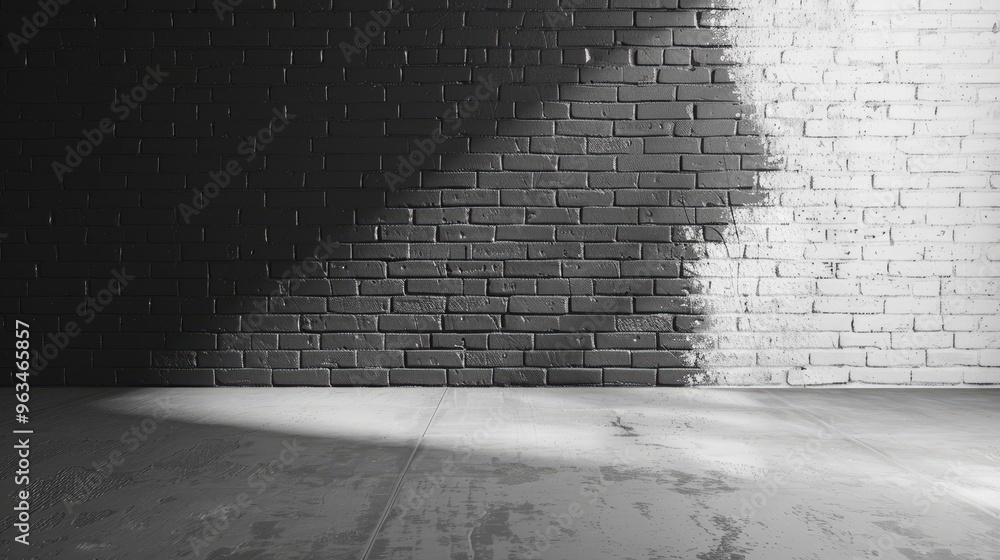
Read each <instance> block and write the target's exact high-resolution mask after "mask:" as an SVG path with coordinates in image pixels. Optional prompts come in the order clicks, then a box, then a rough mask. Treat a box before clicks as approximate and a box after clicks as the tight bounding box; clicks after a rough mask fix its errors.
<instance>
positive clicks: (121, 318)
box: [0, 0, 1000, 385]
mask: <svg viewBox="0 0 1000 560" xmlns="http://www.w3.org/2000/svg"><path fill="white" fill-rule="evenodd" d="M55 4H58V0H55ZM55 4H53V3H52V2H49V4H48V6H49V11H50V12H56V10H55V9H54V8H52V6H54V5H55ZM932 4H933V5H932ZM937 4H940V5H937ZM973 4H975V5H973ZM986 4H992V1H989V2H988V1H986V0H983V1H982V2H978V1H977V2H971V3H970V2H938V3H936V4H935V3H933V2H931V3H928V2H925V5H923V6H919V5H914V6H902V7H901V8H900V9H899V10H896V9H893V11H892V12H891V13H888V15H887V14H886V13H880V12H870V11H868V10H866V9H851V10H847V9H844V10H840V9H836V8H837V6H836V5H833V6H825V5H822V6H820V5H818V2H814V1H813V0H802V3H800V2H798V1H794V2H789V1H787V0H781V1H777V0H776V1H775V2H774V3H773V4H772V5H770V6H758V5H757V4H752V5H750V4H748V5H746V6H742V5H739V4H732V3H730V4H728V5H725V6H723V5H720V3H719V2H717V1H713V0H563V1H562V2H561V4H560V3H559V2H557V1H556V0H532V1H530V2H529V1H527V0H523V1H519V0H465V1H461V0H447V1H446V0H429V1H424V0H420V1H416V0H414V1H410V2H407V1H402V2H400V3H396V4H390V3H389V2H361V1H339V0H337V1H331V0H325V1H324V0H299V1H281V0H270V1H268V0H264V1H254V0H242V2H240V1H239V0H230V2H228V3H225V0H219V1H216V2H207V1H197V2H195V1H194V0H177V1H170V0H157V1H153V0H149V1H136V0H131V1H129V2H127V6H126V2H125V1H124V0H118V1H108V2H100V3H97V2H85V1H83V0H74V1H71V2H67V3H66V4H65V5H62V4H58V5H59V9H58V12H57V13H54V15H49V14H44V17H43V16H35V15H33V14H34V13H35V12H38V11H39V10H41V8H39V5H38V4H37V3H36V2H32V1H23V0H22V1H17V2H4V5H3V9H4V10H11V11H5V12H4V13H3V22H4V26H3V27H4V29H7V30H15V31H16V30H18V29H20V28H21V27H23V26H24V25H25V24H24V21H22V20H21V18H22V17H27V18H28V21H29V23H30V21H31V20H32V18H34V19H35V21H36V22H37V23H38V24H39V27H40V29H39V30H38V31H37V32H36V33H34V34H32V33H31V31H32V30H31V29H25V30H22V31H17V32H18V33H21V34H22V35H23V37H24V41H21V40H17V39H16V40H14V41H13V42H12V41H11V39H10V36H9V35H7V36H6V40H5V41H4V45H3V47H4V51H3V52H2V54H0V64H2V67H3V68H4V79H5V81H4V90H3V112H2V113H0V118H2V119H3V120H4V121H5V126H4V128H3V130H2V132H0V144H2V145H3V147H4V150H3V154H4V158H5V159H4V162H5V164H6V169H7V172H6V173H5V175H4V178H3V181H4V183H3V185H4V188H3V192H2V194H0V197H2V212H3V214H2V218H0V234H3V235H6V237H5V238H2V239H0V263H2V266H3V270H4V274H3V280H2V282H3V287H4V291H3V296H2V297H0V308H2V310H3V316H4V318H5V321H7V323H6V324H5V328H6V330H7V332H10V331H11V330H12V326H13V325H12V324H11V323H12V322H13V320H14V319H16V318H20V319H22V320H27V321H29V322H30V323H31V325H32V329H33V332H34V339H33V341H34V344H35V347H36V348H38V349H40V350H41V351H42V354H43V355H42V357H41V358H40V359H39V362H38V363H37V364H36V366H37V368H38V369H39V370H40V372H39V374H38V375H37V376H36V382H37V383H50V384H122V385H135V384H154V385H155V384H165V385H212V384H218V385H247V384H253V385H269V384H274V385H286V384H304V385H330V384H333V385H348V384H364V385H385V384H401V385H403V384H443V383H446V382H447V383H452V384H531V385H536V384H565V383H579V384H601V383H603V384H622V383H636V384H654V383H661V384H678V383H684V382H688V381H697V382H708V383H712V382H716V383H717V382H721V383H738V384H746V383H768V384H771V383H785V382H789V383H793V384H799V383H804V382H806V383H812V382H824V381H825V382H843V381H847V380H848V379H855V380H862V381H878V382H909V381H910V380H911V379H912V380H913V381H915V382H920V381H927V380H934V381H939V382H948V383H957V382H962V381H963V380H964V381H968V382H981V381H990V380H995V376H993V374H992V373H990V372H992V371H995V368H994V369H991V366H997V365H998V364H997V354H996V350H995V348H996V347H997V345H996V339H995V337H993V338H991V335H990V334H988V333H990V332H993V333H995V332H996V331H997V323H996V319H995V318H996V312H997V309H996V307H997V300H996V293H997V283H996V280H995V277H997V276H1000V275H998V274H996V273H995V268H991V265H993V266H994V267H995V265H996V263H995V262H994V261H996V260H997V259H998V255H997V253H996V250H995V247H994V246H993V245H991V244H990V243H991V242H995V241H996V229H995V228H994V227H993V225H994V224H995V223H996V221H995V218H996V214H995V211H992V210H990V206H991V205H992V204H994V203H995V202H996V201H995V196H996V195H995V191H993V192H992V193H991V189H994V188H995V187H996V182H995V180H994V179H993V178H992V176H991V172H992V167H991V166H993V167H995V165H996V163H995V161H996V158H995V156H994V155H992V154H991V153H990V152H995V150H994V149H993V148H994V146H993V145H991V144H990V142H991V141H993V140H991V138H995V136H991V135H992V134H993V133H995V132H996V128H995V122H996V120H995V118H994V117H995V113H989V112H988V111H986V109H985V107H986V105H987V104H988V103H989V102H992V101H996V91H997V89H996V86H995V85H982V84H984V83H985V84H995V83H996V82H997V81H1000V80H994V81H991V78H992V77H995V76H996V74H995V72H993V71H992V70H990V69H989V66H988V65H985V64H983V59H982V58H983V56H986V55H984V54H983V51H986V52H987V54H988V57H987V58H986V59H985V62H993V61H994V58H993V56H994V51H995V49H996V37H997V36H996V35H994V34H993V33H992V30H991V26H992V23H991V22H992V20H990V17H991V14H992V12H989V13H988V12H987V10H989V9H993V8H994V6H992V5H986ZM873 6H874V4H873ZM718 8H722V9H718ZM729 8H738V9H735V10H733V9H729ZM860 8H865V6H860ZM373 9H376V10H377V11H375V12H372V10H373ZM13 10H17V11H13ZM900 12H904V15H902V16H901V15H899V14H900ZM925 18H928V19H925ZM935 18H937V19H935ZM942 18H943V19H942ZM942 21H943V22H946V24H947V25H943V24H941V22H942ZM879 22H882V23H879ZM31 25H34V24H31ZM865 25H871V26H873V27H874V28H875V29H877V30H878V32H877V33H867V32H865V27H864V26H865ZM879 25H882V27H879ZM795 26H798V27H797V28H796V27H795ZM28 27H30V25H29V26H28ZM25 31H26V32H25ZM945 31H946V32H945ZM28 35H31V37H28ZM872 37H875V39H872ZM872 41H876V42H875V43H874V44H872V43H871V42H872ZM877 41H883V43H884V44H879V43H878V42H877ZM896 41H903V42H902V43H900V44H899V46H897V45H896ZM906 41H910V42H911V43H907V42H906ZM885 44H888V45H890V46H891V48H886V46H885ZM15 50H16V51H17V52H15ZM887 53H889V54H887ZM928 53H930V54H932V55H934V56H937V57H938V58H936V59H930V58H925V57H924V55H925V54H928ZM947 53H952V54H951V55H949V56H945V55H946V54H947ZM955 53H957V54H955ZM944 58H947V59H948V61H949V62H950V63H949V64H947V65H943V64H941V63H942V62H944ZM929 64H933V65H934V66H928V65H929ZM984 68H985V70H984ZM915 76H917V77H915ZM920 80H927V81H926V83H925V82H922V81H920ZM957 80H959V81H961V80H964V81H967V82H969V85H958V84H956V81H957ZM744 115H746V116H744ZM765 148H766V150H765ZM67 150H68V151H67ZM775 158H777V159H775ZM866 178H867V179H866ZM754 185H758V187H757V188H754ZM886 193H890V194H889V196H886ZM991 197H992V198H991ZM934 209H937V210H934ZM990 220H993V221H990ZM937 231H943V232H944V233H942V234H941V235H946V236H947V238H946V239H942V238H940V237H936V236H937V235H938V234H936V233H935V232H937ZM930 301H934V302H936V304H934V303H927V302H930ZM970 301H971V302H973V303H972V304H971V305H970V304H968V303H963V302H970ZM935 305H937V307H934V306H935ZM962 305H966V307H964V308H962V309H961V310H959V311H961V312H959V311H956V309H958V308H957V307H955V306H962ZM990 305H992V306H993V307H989V306H990ZM932 308H933V309H932ZM935 321H937V323H935ZM935 325H936V326H935ZM984 333H987V334H984ZM60 347H62V348H60ZM991 348H992V350H991ZM918 361H919V363H918ZM916 366H929V367H926V368H925V367H916ZM958 366H974V367H961V368H960V369H957V367H958ZM991 376H992V377H991Z"/></svg>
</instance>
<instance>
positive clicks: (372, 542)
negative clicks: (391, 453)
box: [361, 387, 448, 560]
mask: <svg viewBox="0 0 1000 560" xmlns="http://www.w3.org/2000/svg"><path fill="white" fill-rule="evenodd" d="M447 394H448V387H445V388H444V391H441V398H440V399H439V400H438V402H437V406H435V407H434V412H432V413H431V417H430V418H429V419H428V420H427V425H426V426H424V431H423V433H421V434H420V437H419V438H417V444H416V445H414V446H413V451H411V452H410V458H409V459H407V460H406V465H404V466H403V470H402V472H400V473H399V477H397V478H396V484H395V486H393V488H392V492H391V493H390V494H389V501H388V503H386V505H385V510H384V511H383V512H382V517H381V518H379V520H378V524H377V525H375V529H374V530H373V531H372V535H371V537H368V545H367V546H365V551H364V554H362V555H361V560H368V555H369V554H371V552H372V547H374V546H375V539H376V538H377V537H378V534H379V533H381V532H382V526H383V525H385V521H386V519H388V518H389V512H390V511H392V506H393V505H395V504H396V498H397V497H398V496H399V491H400V489H401V488H402V487H403V479H404V478H405V477H406V471H408V470H410V464H411V463H412V462H413V458H414V457H416V456H417V451H418V450H419V449H420V444H421V443H423V441H424V436H426V435H427V431H428V430H430V429H431V424H432V423H433V422H434V417H435V416H437V413H438V410H439V409H440V408H441V403H443V402H444V397H445V396H446V395H447Z"/></svg>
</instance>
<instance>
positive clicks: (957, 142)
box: [690, 0, 1000, 385]
mask: <svg viewBox="0 0 1000 560" xmlns="http://www.w3.org/2000/svg"><path fill="white" fill-rule="evenodd" d="M730 4H731V5H732V6H731V7H732V8H734V9H731V10H730V9H726V10H718V11H716V12H714V13H713V15H712V17H711V18H710V19H709V20H708V21H703V22H702V24H703V25H705V24H707V25H711V26H714V27H717V28H718V30H719V33H720V34H722V35H723V36H724V37H725V38H726V39H727V40H728V42H729V43H731V44H732V45H733V46H732V47H731V48H729V49H727V53H726V56H727V58H728V60H730V61H731V62H732V63H734V64H735V65H736V66H735V67H734V68H733V72H732V75H733V77H734V79H735V80H736V82H737V83H738V85H739V89H740V93H741V96H742V101H743V103H744V104H745V105H746V106H747V109H748V111H749V114H748V115H747V116H746V117H745V121H748V122H749V123H750V124H751V125H752V126H754V127H756V130H757V131H758V132H759V134H760V135H761V136H762V137H763V138H764V140H765V143H766V145H767V148H768V153H769V154H770V155H771V156H772V157H773V159H774V162H775V168H776V170H775V171H767V172H762V173H760V174H759V177H758V188H759V189H760V190H761V191H762V192H763V193H765V194H766V195H767V196H766V199H767V202H766V203H765V204H764V205H762V206H758V207H734V208H733V217H734V223H733V225H731V226H728V227H727V228H726V230H725V231H724V238H725V243H724V244H707V247H706V249H707V252H708V258H706V259H704V260H702V261H699V262H698V263H695V264H694V265H693V266H692V267H691V269H690V271H691V272H692V273H694V274H695V275H696V277H698V278H699V279H700V280H701V281H702V282H703V285H704V292H705V293H704V296H703V297H705V299H706V300H707V302H708V303H709V307H710V309H712V314H711V318H710V320H709V324H708V325H706V329H707V334H708V336H707V337H706V341H705V343H704V344H703V348H702V349H701V355H700V365H701V366H702V367H703V368H704V369H705V371H706V372H707V373H706V378H705V379H703V380H702V382H707V383H724V384H740V385H757V384H765V385H770V384H783V383H790V384H818V383H848V382H866V383H921V384H922V383H962V382H963V381H964V382H968V383H982V382H1000V370H998V368H997V366H1000V350H997V348H998V347H1000V320H998V317H1000V297H998V293H1000V208H998V207H1000V190H998V188H1000V175H998V172H1000V156H998V155H997V154H998V153H1000V119H998V118H997V116H998V115H1000V111H998V101H1000V65H998V63H1000V50H998V46H1000V36H998V35H997V34H995V33H993V25H994V23H995V22H996V21H997V20H998V19H1000V17H998V16H1000V14H997V13H994V12H988V11H986V10H984V9H980V8H979V5H978V3H976V2H971V3H970V2H950V3H949V2H921V3H918V2H917V0H779V1H776V2H768V3H759V2H756V1H754V0H733V1H732V2H730ZM921 4H922V5H921ZM973 4H975V5H976V6H973Z"/></svg>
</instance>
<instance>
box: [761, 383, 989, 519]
mask: <svg viewBox="0 0 1000 560" xmlns="http://www.w3.org/2000/svg"><path fill="white" fill-rule="evenodd" d="M764 392H765V393H767V394H768V395H771V396H772V397H774V398H776V399H778V400H779V401H781V402H783V403H785V404H786V405H788V406H789V407H790V408H792V409H793V410H794V411H795V412H797V413H799V414H802V415H804V416H809V417H811V418H812V419H813V420H815V421H816V422H818V423H820V424H822V425H823V426H825V427H826V428H828V429H830V430H833V431H835V432H837V433H838V434H840V435H841V436H843V437H844V439H846V440H848V441H850V442H851V443H853V444H854V445H857V446H858V447H861V448H863V449H866V450H868V451H870V452H871V453H874V454H875V455H878V456H879V457H881V458H882V459H884V460H885V461H888V462H889V463H892V464H893V465H895V466H896V467H899V468H900V469H903V470H904V471H906V472H908V473H910V474H911V475H913V476H915V477H917V478H918V479H921V480H923V481H924V483H926V484H928V485H931V486H933V485H934V484H935V483H940V482H942V480H941V479H940V478H938V477H936V476H930V475H925V474H923V473H921V472H919V471H916V470H913V469H911V468H910V467H908V466H906V465H904V464H903V463H901V462H899V461H898V460H896V459H893V458H892V456H890V455H887V454H886V453H884V452H882V451H879V450H878V449H876V448H874V447H872V446H871V445H869V444H867V443H865V442H863V441H861V440H859V439H858V438H856V437H854V436H852V435H850V434H848V433H846V432H844V431H843V430H841V429H840V428H838V427H836V426H834V425H833V424H831V423H829V422H827V421H826V420H823V419H822V418H820V417H819V416H816V415H815V414H813V413H812V412H809V411H808V410H806V409H804V408H801V407H799V406H796V405H795V403H792V402H789V401H786V400H785V399H783V398H781V397H779V396H778V395H776V394H774V393H772V392H771V391H770V390H768V389H765V390H764ZM944 482H945V484H944V487H945V489H946V491H947V492H948V495H949V496H951V497H952V498H954V499H957V500H958V501H960V502H964V503H965V504H966V505H970V506H972V507H974V508H975V509H978V510H979V511H981V512H983V513H985V514H987V515H989V516H990V517H994V518H998V519H1000V514H997V512H995V511H993V510H991V509H989V508H987V507H985V506H983V505H982V504H980V503H978V502H976V501H974V500H970V499H969V498H966V497H965V496H963V495H961V494H959V493H957V492H955V491H953V490H952V489H951V488H950V486H951V485H950V484H947V481H944Z"/></svg>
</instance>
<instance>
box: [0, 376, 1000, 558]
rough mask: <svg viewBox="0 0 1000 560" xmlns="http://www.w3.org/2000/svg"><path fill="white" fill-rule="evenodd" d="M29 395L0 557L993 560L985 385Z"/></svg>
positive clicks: (994, 409) (989, 396)
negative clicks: (25, 508)
mask: <svg viewBox="0 0 1000 560" xmlns="http://www.w3.org/2000/svg"><path fill="white" fill-rule="evenodd" d="M9 396H10V395H9V392H8V393H7V394H5V395H4V399H5V400H3V401H2V403H3V404H4V405H5V406H7V407H8V408H7V410H12V408H13V401H12V399H10V398H9ZM32 405H33V406H32V413H33V414H34V416H33V419H32V423H31V427H32V428H34V429H35V434H34V435H33V436H32V442H31V445H32V448H31V459H32V464H31V477H32V484H31V487H30V489H31V495H32V509H33V511H32V516H33V517H32V530H31V537H30V538H31V546H30V547H24V546H22V545H20V544H17V543H12V540H13V538H14V536H15V535H16V533H15V530H14V529H13V528H12V527H11V524H12V523H13V517H12V516H10V514H11V512H12V508H13V501H14V498H13V492H14V486H13V482H12V472H13V471H14V470H15V465H14V453H13V451H12V450H11V448H10V446H9V445H5V446H4V451H2V452H0V473H2V476H3V478H4V484H5V486H4V488H3V492H2V493H3V496H4V500H5V501H6V502H8V503H7V504H4V505H2V506H0V508H2V509H0V515H3V516H4V517H5V518H3V519H2V521H0V531H2V532H0V553H2V556H3V557H4V558H60V559H62V558H86V559H118V558H136V559H161V558H188V559H199V558H205V559H223V558H227V559H235V558H239V559H241V560H265V559H324V560H325V559H350V560H361V559H371V560H375V559H390V558H392V559H400V560H402V559H411V558H412V559H420V560H423V559H427V560H447V559H456V560H457V559H476V560H488V559H494V560H499V559H517V560H524V559H530V558H547V559H566V560H571V559H572V560H603V559H642V560H647V559H663V558H676V559H685V560H692V559H696V560H736V559H762V560H764V559H766V560H786V559H823V560H826V559H854V558H878V559H887V558H906V559H911V560H914V559H935V560H949V559H950V560H954V559H963V560H964V559H969V560H972V559H976V560H978V559H1000V468H998V467H1000V432H998V426H1000V391H998V390H933V389H929V390H922V389H900V390H895V389H871V390H869V389H842V390H840V389H838V390H830V389H824V390H763V389H749V390H737V389H716V390H709V389H668V390H659V389H648V388H644V389H608V388H600V389H591V388H564V389H442V388H432V389H406V388H402V389H401V388H394V389H343V390H320V389H142V390H128V391H122V390H96V389H33V390H32ZM4 416H5V417H6V416H8V415H7V414H5V415H4ZM10 416H12V414H11V415H10ZM0 426H2V428H3V429H4V430H5V432H6V433H8V434H10V430H11V429H14V428H15V426H14V425H13V424H12V423H9V422H8V423H5V424H0ZM116 451H117V452H121V453H124V454H123V455H122V456H121V457H119V456H118V455H117V454H116ZM109 459H111V460H113V463H112V464H110V467H108V468H105V470H104V472H99V471H97V470H96V469H95V464H96V465H97V466H100V465H102V464H104V463H107V462H108V461H109Z"/></svg>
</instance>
